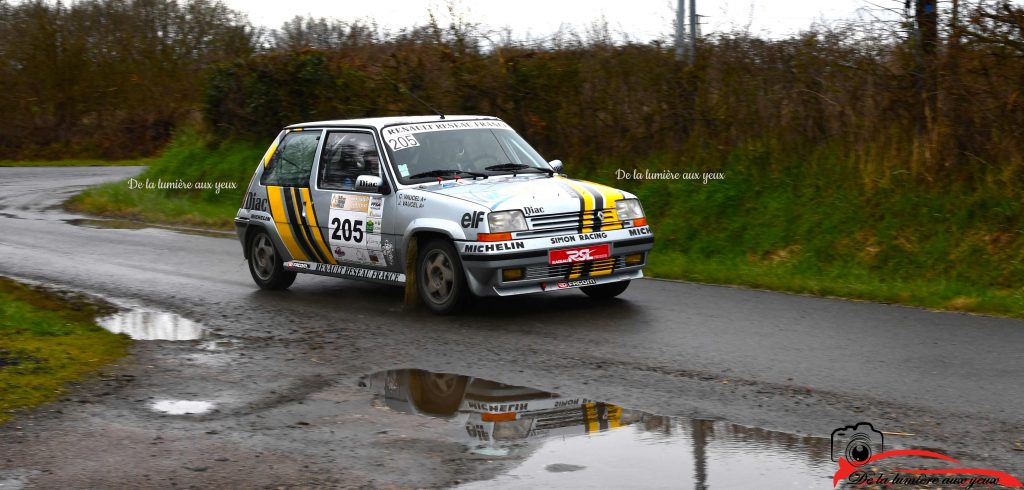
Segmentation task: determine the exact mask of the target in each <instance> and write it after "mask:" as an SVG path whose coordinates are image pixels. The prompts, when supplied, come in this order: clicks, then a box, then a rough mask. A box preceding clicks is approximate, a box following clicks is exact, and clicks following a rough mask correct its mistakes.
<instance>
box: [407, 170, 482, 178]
mask: <svg viewBox="0 0 1024 490" xmlns="http://www.w3.org/2000/svg"><path fill="white" fill-rule="evenodd" d="M448 175H454V176H460V177H461V176H463V175H468V176H470V177H483V178H485V179H486V178H487V174H485V173H480V172H471V171H469V170H458V169H454V168H447V169H438V170H429V171H426V172H420V173H418V174H415V175H410V176H408V177H406V178H407V179H421V178H423V177H445V176H448Z"/></svg>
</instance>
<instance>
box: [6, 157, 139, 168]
mask: <svg viewBox="0 0 1024 490" xmlns="http://www.w3.org/2000/svg"><path fill="white" fill-rule="evenodd" d="M152 162H153V159H152V158H139V159H135V160H74V159H71V160H0V167H110V166H116V167H132V166H136V165H149V164H151V163H152Z"/></svg>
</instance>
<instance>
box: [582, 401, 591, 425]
mask: <svg viewBox="0 0 1024 490" xmlns="http://www.w3.org/2000/svg"><path fill="white" fill-rule="evenodd" d="M588 405H591V404H590V403H584V404H583V405H581V406H580V411H581V412H582V413H581V414H580V415H582V416H583V430H584V431H585V432H590V419H588V418H587V408H588Z"/></svg>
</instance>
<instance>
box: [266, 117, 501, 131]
mask: <svg viewBox="0 0 1024 490" xmlns="http://www.w3.org/2000/svg"><path fill="white" fill-rule="evenodd" d="M481 119H489V120H495V121H497V120H498V118H496V117H494V116H467V115H461V116H448V115H446V116H443V118H442V116H437V115H433V116H395V117H368V118H363V119H334V120H329V121H314V122H304V123H299V124H292V125H291V126H286V127H285V129H296V128H312V127H318V128H319V127H330V126H370V127H374V128H377V129H380V128H383V127H384V126H391V125H394V124H423V123H428V122H441V121H445V122H448V121H472V120H481Z"/></svg>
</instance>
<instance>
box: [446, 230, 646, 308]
mask: <svg viewBox="0 0 1024 490" xmlns="http://www.w3.org/2000/svg"><path fill="white" fill-rule="evenodd" d="M649 230H650V229H649V228H644V229H643V230H640V229H637V228H628V229H620V230H614V231H607V232H597V233H578V234H573V235H561V236H552V237H543V238H530V239H523V240H512V241H508V242H496V243H483V242H466V241H461V242H456V243H455V245H456V249H457V250H458V251H459V253H460V255H461V258H462V266H463V268H464V269H465V270H466V278H467V281H468V283H469V288H470V290H471V291H472V292H473V294H475V295H477V296H511V295H516V294H525V293H538V292H542V291H550V290H557V289H569V288H577V287H582V286H592V285H597V284H606V283H610V282H618V281H628V280H631V279H640V278H642V277H643V276H644V275H643V268H644V266H645V265H646V264H647V256H648V253H649V252H650V250H651V249H652V248H653V247H654V235H653V234H651V233H650V231H649ZM641 232H643V233H641ZM604 244H608V245H609V251H610V252H609V253H610V256H609V257H607V258H604V259H599V260H594V261H588V262H577V263H576V264H575V265H574V264H571V263H570V264H556V265H552V264H550V263H549V258H548V256H549V252H550V251H552V250H560V249H566V248H577V247H594V246H600V245H604ZM636 254H641V255H642V260H641V261H640V262H639V263H638V264H636V265H627V264H626V261H625V258H626V256H630V255H636ZM518 268H521V269H523V270H524V274H523V278H522V279H519V280H514V281H505V280H504V279H503V278H502V270H503V269H518Z"/></svg>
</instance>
